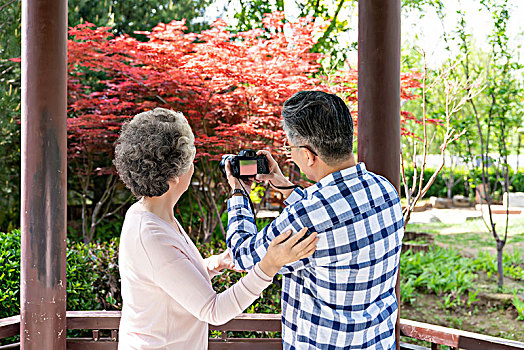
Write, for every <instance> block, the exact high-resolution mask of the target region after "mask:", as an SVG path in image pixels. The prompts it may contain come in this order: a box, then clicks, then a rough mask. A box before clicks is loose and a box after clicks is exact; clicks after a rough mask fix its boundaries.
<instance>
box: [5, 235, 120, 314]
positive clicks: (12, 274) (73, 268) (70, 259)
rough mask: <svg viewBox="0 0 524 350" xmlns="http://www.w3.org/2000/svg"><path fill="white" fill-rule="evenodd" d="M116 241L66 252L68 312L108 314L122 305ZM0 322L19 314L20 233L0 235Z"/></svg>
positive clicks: (80, 245)
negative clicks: (103, 312)
mask: <svg viewBox="0 0 524 350" xmlns="http://www.w3.org/2000/svg"><path fill="white" fill-rule="evenodd" d="M117 257H118V239H115V240H112V241H110V242H107V243H97V244H90V245H87V246H86V245H85V244H83V243H72V244H69V245H68V249H67V310H103V309H106V310H109V309H119V308H121V305H122V298H121V295H120V276H119V274H118V264H117ZM0 266H1V267H2V269H1V271H0V291H1V293H0V318H4V317H9V316H13V315H18V314H19V313H20V230H14V231H11V232H8V233H0Z"/></svg>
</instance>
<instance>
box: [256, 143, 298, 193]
mask: <svg viewBox="0 0 524 350" xmlns="http://www.w3.org/2000/svg"><path fill="white" fill-rule="evenodd" d="M257 155H264V156H266V158H267V163H268V165H269V174H257V176H256V177H255V179H256V180H257V181H271V184H272V185H273V186H282V187H286V186H293V183H292V182H291V181H289V180H288V179H286V177H285V176H284V175H283V174H282V170H280V167H279V166H278V163H277V161H276V160H275V159H274V158H273V156H272V155H271V153H269V152H268V151H258V152H257ZM271 184H270V185H271ZM273 188H275V189H276V190H278V191H280V192H281V193H282V194H283V195H284V197H286V198H287V197H288V196H289V195H290V194H291V192H293V190H280V189H278V188H276V187H273Z"/></svg>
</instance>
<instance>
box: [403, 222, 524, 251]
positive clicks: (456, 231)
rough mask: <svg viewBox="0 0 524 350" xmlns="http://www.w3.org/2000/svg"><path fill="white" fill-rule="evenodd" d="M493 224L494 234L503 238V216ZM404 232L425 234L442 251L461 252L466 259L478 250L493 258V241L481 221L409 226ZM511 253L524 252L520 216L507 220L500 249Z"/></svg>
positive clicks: (523, 232) (523, 237)
mask: <svg viewBox="0 0 524 350" xmlns="http://www.w3.org/2000/svg"><path fill="white" fill-rule="evenodd" d="M495 223H496V226H495V227H496V228H497V233H498V234H499V236H500V237H503V235H504V230H505V228H506V218H505V216H504V215H496V216H495ZM407 231H415V232H428V233H433V234H434V235H435V242H436V243H437V244H439V245H441V246H444V247H453V248H457V249H461V250H462V251H464V253H466V254H469V255H476V254H475V253H478V251H480V250H487V251H489V252H490V253H492V254H494V253H495V252H496V244H495V239H494V238H493V236H492V235H491V234H490V233H489V231H488V228H487V227H486V225H485V224H484V221H483V220H482V219H481V218H478V219H475V220H471V221H466V222H464V223H457V224H449V223H442V222H431V223H424V224H419V223H413V224H411V223H409V224H408V227H407ZM514 249H517V250H521V251H523V252H524V216H523V215H519V216H511V215H510V218H509V225H508V240H507V242H506V246H505V247H504V251H505V252H512V251H513V250H514Z"/></svg>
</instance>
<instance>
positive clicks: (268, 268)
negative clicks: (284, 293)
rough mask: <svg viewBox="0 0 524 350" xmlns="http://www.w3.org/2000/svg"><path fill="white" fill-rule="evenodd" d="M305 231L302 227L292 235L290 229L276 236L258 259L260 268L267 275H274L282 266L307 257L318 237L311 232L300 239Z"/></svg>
mask: <svg viewBox="0 0 524 350" xmlns="http://www.w3.org/2000/svg"><path fill="white" fill-rule="evenodd" d="M306 232H307V227H304V228H303V229H302V230H300V231H299V232H298V233H296V234H294V235H292V234H291V233H292V232H291V230H289V231H286V232H283V233H281V234H280V235H278V236H276V237H275V238H274V239H273V240H272V241H271V243H270V244H269V247H268V249H267V253H266V255H265V256H264V257H263V258H262V260H261V261H260V263H259V264H260V265H259V266H260V268H261V269H262V271H264V273H265V274H266V275H268V276H274V275H276V274H277V272H278V271H279V270H280V269H281V268H282V266H284V265H286V264H289V263H292V262H295V261H297V260H300V259H304V258H307V257H309V256H310V255H311V254H313V253H314V252H315V250H316V249H317V242H318V237H317V233H316V232H313V233H312V234H310V235H309V236H307V237H306V238H304V239H303V240H302V241H300V242H299V240H300V239H301V238H302V237H304V235H305V234H306Z"/></svg>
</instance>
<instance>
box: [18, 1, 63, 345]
mask: <svg viewBox="0 0 524 350" xmlns="http://www.w3.org/2000/svg"><path fill="white" fill-rule="evenodd" d="M66 89H67V1H66V0H23V1H22V150H21V151H22V190H21V197H22V198H21V202H22V208H21V210H22V211H21V229H22V257H21V281H20V288H21V289H20V293H21V302H20V315H21V322H20V343H21V347H22V349H24V350H33V349H34V350H36V349H39V350H47V349H49V350H65V348H66V203H67V201H66V163H67V158H66V156H67V133H66V132H67V131H66V130H67V129H66V107H67V97H66Z"/></svg>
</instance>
